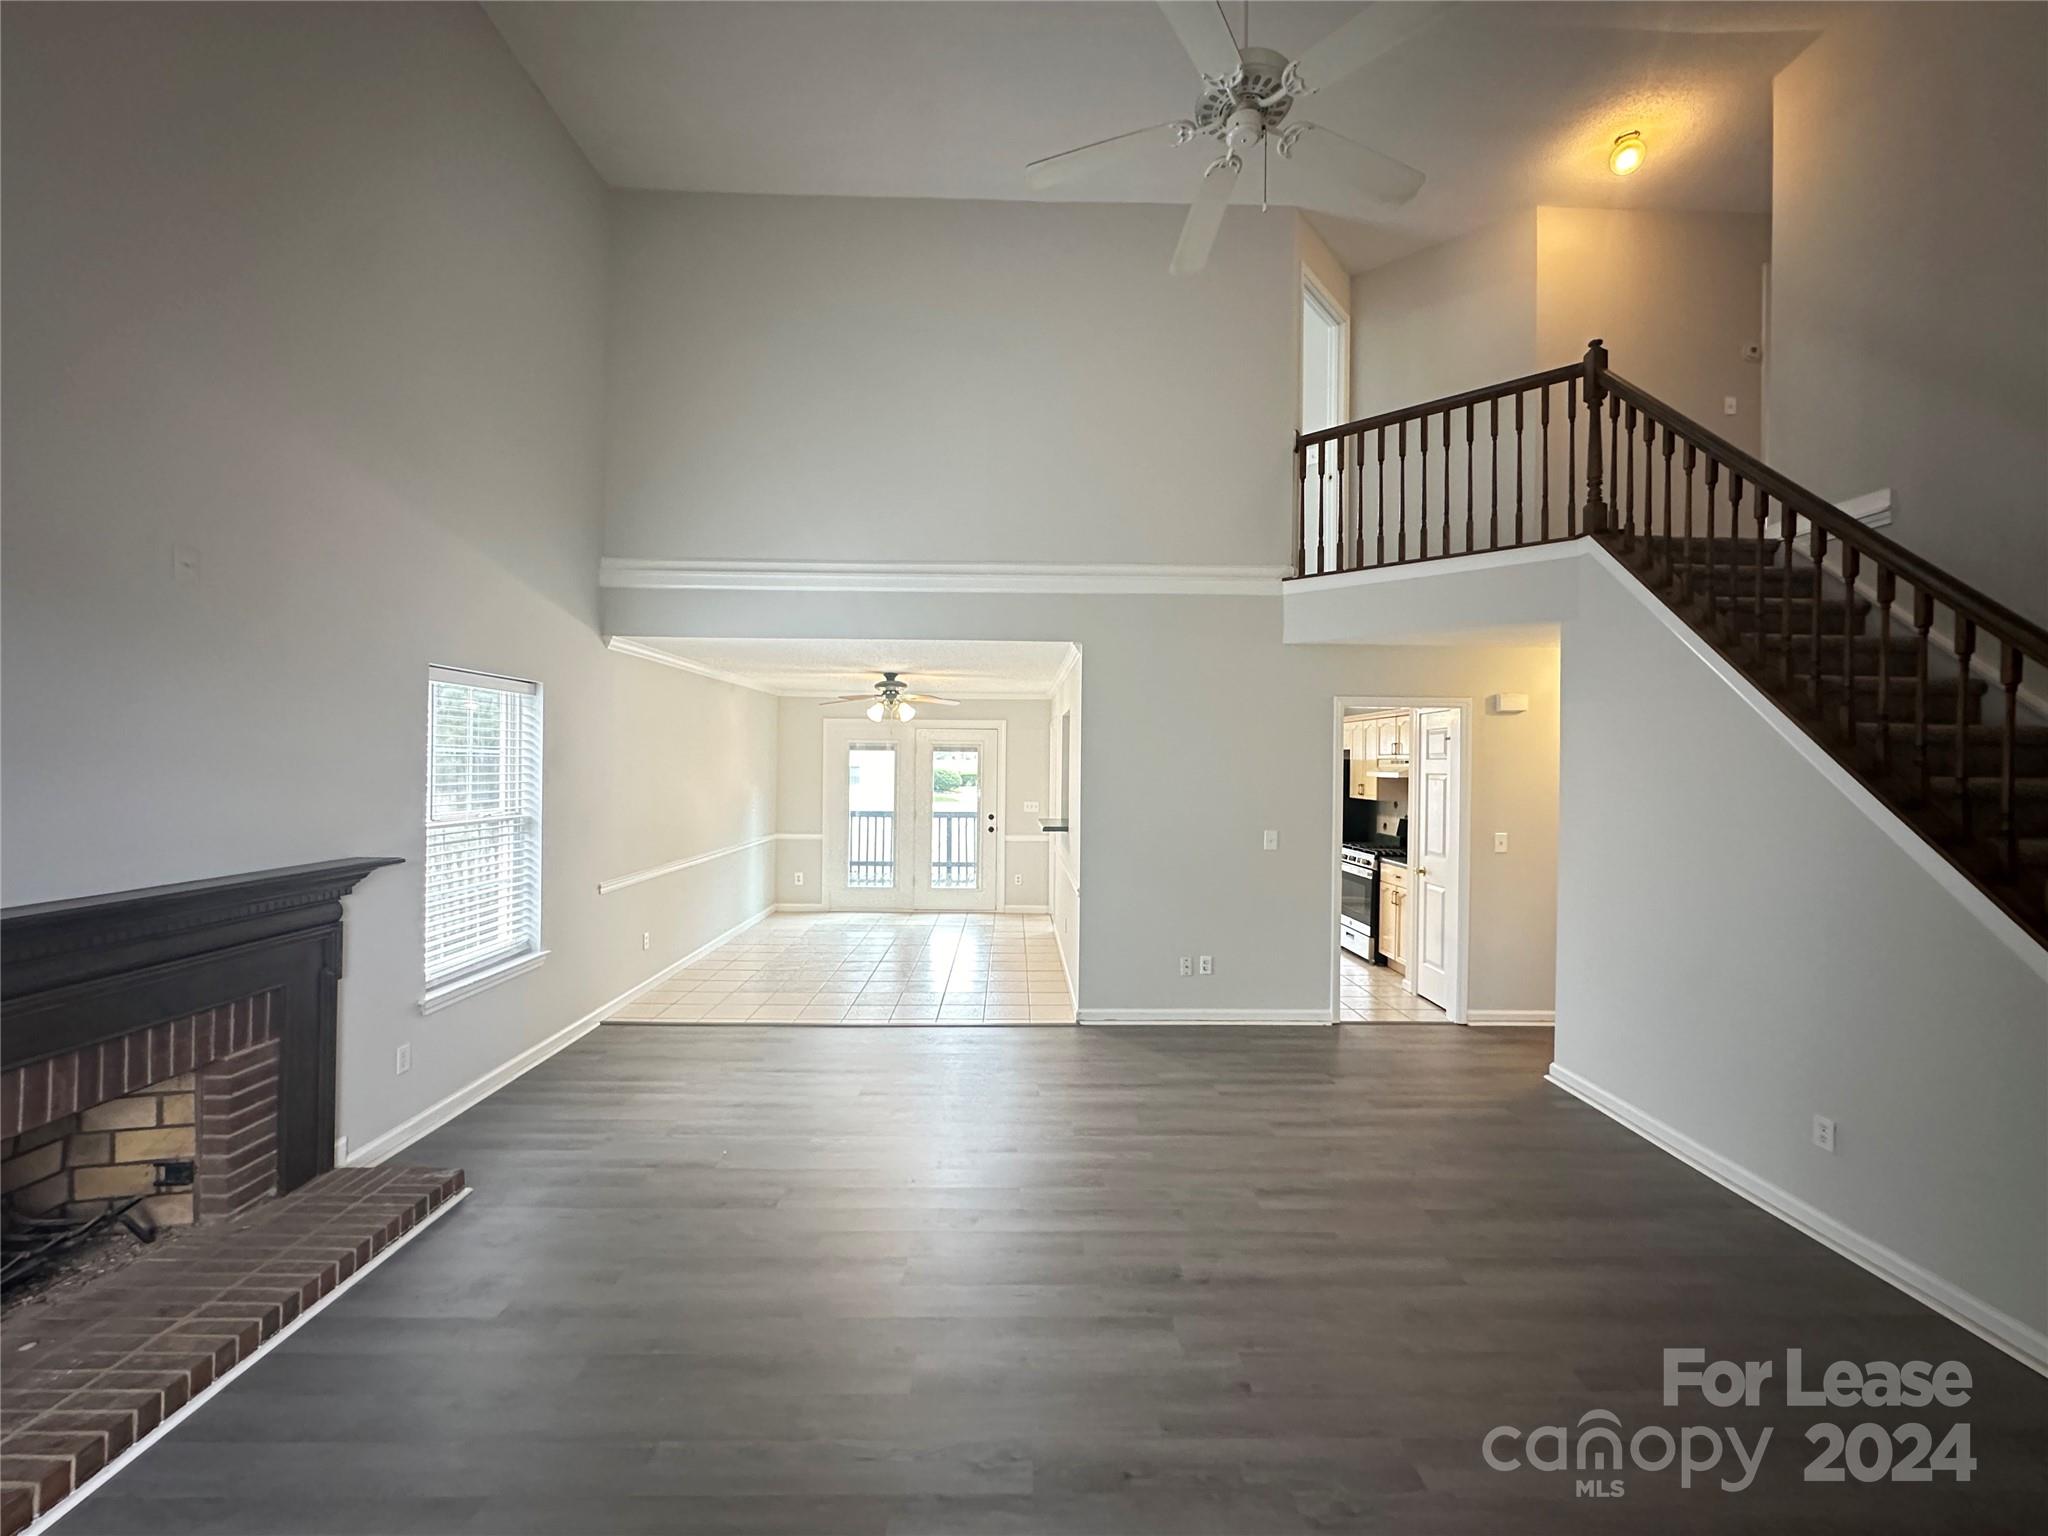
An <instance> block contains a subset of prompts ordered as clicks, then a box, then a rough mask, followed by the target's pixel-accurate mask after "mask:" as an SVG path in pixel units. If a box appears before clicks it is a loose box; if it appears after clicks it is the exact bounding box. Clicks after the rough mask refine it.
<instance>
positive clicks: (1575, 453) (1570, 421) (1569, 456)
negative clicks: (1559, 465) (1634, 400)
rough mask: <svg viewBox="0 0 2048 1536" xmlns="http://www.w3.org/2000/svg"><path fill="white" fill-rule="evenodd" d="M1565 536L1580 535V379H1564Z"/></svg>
mask: <svg viewBox="0 0 2048 1536" xmlns="http://www.w3.org/2000/svg"><path fill="white" fill-rule="evenodd" d="M1564 536H1565V537H1566V538H1568V539H1576V538H1577V537H1578V536H1579V381H1578V380H1577V379H1566V380H1565V381H1564Z"/></svg>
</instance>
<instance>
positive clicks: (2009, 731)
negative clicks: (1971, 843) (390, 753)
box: [1998, 640, 2024, 875]
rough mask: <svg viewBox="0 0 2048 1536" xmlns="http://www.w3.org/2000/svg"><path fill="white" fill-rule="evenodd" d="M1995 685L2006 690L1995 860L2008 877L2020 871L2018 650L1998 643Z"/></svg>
mask: <svg viewBox="0 0 2048 1536" xmlns="http://www.w3.org/2000/svg"><path fill="white" fill-rule="evenodd" d="M1998 643H1999V646H2000V652H1999V662H1998V681H1999V683H2000V685H2001V686H2003V688H2004V689H2005V735H2004V737H2003V739H2002V742H2001V745H2000V747H1999V753H1998V858H1999V863H2000V864H2001V865H2002V866H2003V867H2004V869H2005V872H2006V873H2007V874H2008V875H2009V874H2012V873H2013V872H2014V871H2016V870H2017V869H2018V868H2019V862H2020V842H2019V818H2018V815H2017V814H2016V807H2015V806H2014V803H2013V802H2014V798H2015V789H2014V783H2013V763H2014V759H2015V756H2016V752H2017V747H2018V742H2017V737H2018V733H2019V728H2020V668H2021V667H2022V666H2023V665H2024V663H2023V662H2022V661H2021V659H2020V648H2019V647H2018V646H2016V645H2014V644H2013V643H2012V642H2011V641H2010V640H2001V641H1999V642H1998Z"/></svg>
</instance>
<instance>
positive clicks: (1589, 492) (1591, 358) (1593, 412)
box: [1585, 336, 1607, 533]
mask: <svg viewBox="0 0 2048 1536" xmlns="http://www.w3.org/2000/svg"><path fill="white" fill-rule="evenodd" d="M1606 398H1607V347H1606V345H1605V344H1604V343H1603V342H1602V341H1601V340H1600V338H1599V337H1597V336H1596V337H1594V338H1593V339H1592V340H1591V341H1589V342H1587V343H1586V523H1585V526H1586V532H1588V533H1605V532H1606V531H1607V497H1606V496H1605V494H1604V493H1603V492H1602V490H1601V485H1600V481H1601V474H1600V406H1601V403H1602V402H1603V401H1604V400H1605V399H1606Z"/></svg>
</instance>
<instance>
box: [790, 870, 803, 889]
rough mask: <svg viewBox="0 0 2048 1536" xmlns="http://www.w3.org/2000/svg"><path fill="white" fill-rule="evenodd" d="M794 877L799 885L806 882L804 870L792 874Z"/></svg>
mask: <svg viewBox="0 0 2048 1536" xmlns="http://www.w3.org/2000/svg"><path fill="white" fill-rule="evenodd" d="M792 878H793V879H794V880H795V881H796V883H797V884H798V885H802V884H803V883H804V872H803V871H802V870H798V871H797V872H796V874H795V875H794V876H792Z"/></svg>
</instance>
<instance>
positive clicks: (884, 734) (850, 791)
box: [824, 720, 912, 909]
mask: <svg viewBox="0 0 2048 1536" xmlns="http://www.w3.org/2000/svg"><path fill="white" fill-rule="evenodd" d="M911 757H912V751H911V743H910V741H909V740H908V738H907V735H906V733H905V731H904V730H903V728H902V727H901V726H896V725H875V724H872V723H870V722H869V721H866V720H827V721H826V722H825V876H824V878H825V891H824V897H825V901H826V904H827V905H829V906H833V907H880V908H897V909H901V908H905V907H908V906H910V905H911V880H910V874H911V869H910V857H909V855H910V841H911V840H910V837H909V835H908V831H907V828H908V824H909V822H910V821H911V819H912V795H911V783H912V779H911Z"/></svg>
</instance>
